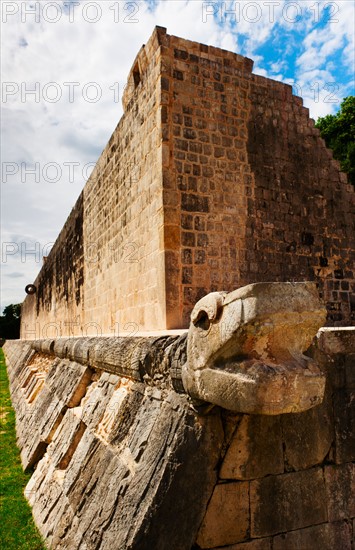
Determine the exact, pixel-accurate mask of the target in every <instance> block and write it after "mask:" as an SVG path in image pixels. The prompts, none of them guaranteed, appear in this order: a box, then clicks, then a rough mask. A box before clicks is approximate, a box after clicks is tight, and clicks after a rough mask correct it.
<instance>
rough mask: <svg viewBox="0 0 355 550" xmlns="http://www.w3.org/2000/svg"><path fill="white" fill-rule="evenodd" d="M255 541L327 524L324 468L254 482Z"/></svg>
mask: <svg viewBox="0 0 355 550" xmlns="http://www.w3.org/2000/svg"><path fill="white" fill-rule="evenodd" d="M250 510H251V537H252V538H254V537H265V536H269V535H273V534H276V533H280V532H283V531H292V530H294V529H300V528H302V527H308V526H309V525H315V524H318V523H323V522H325V521H327V507H326V492H325V487H324V480H323V475H322V470H321V468H313V469H310V470H304V471H301V472H294V473H289V474H282V475H278V476H269V477H265V478H263V479H260V480H255V481H251V482H250Z"/></svg>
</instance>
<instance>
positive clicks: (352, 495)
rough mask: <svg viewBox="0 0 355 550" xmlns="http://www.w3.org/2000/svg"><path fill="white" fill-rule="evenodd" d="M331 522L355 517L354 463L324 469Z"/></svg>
mask: <svg viewBox="0 0 355 550" xmlns="http://www.w3.org/2000/svg"><path fill="white" fill-rule="evenodd" d="M324 479H325V488H326V495H327V506H328V518H329V521H337V520H341V519H347V518H351V517H354V516H355V466H354V464H353V463H348V464H341V465H340V466H335V465H329V466H325V467H324Z"/></svg>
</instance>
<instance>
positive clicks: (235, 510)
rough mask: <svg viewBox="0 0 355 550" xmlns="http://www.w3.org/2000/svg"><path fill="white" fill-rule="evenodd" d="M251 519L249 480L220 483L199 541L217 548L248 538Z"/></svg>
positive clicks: (209, 507)
mask: <svg viewBox="0 0 355 550" xmlns="http://www.w3.org/2000/svg"><path fill="white" fill-rule="evenodd" d="M249 522H250V518H249V483H248V482H239V483H223V484H219V485H216V487H215V489H214V491H213V495H212V498H211V500H210V502H209V504H208V508H207V510H206V515H205V517H204V519H203V522H202V524H201V527H200V530H199V532H198V535H197V539H196V542H197V544H198V546H199V547H200V548H214V547H216V546H226V545H227V544H233V543H235V542H239V541H242V540H245V539H246V538H247V533H248V530H249Z"/></svg>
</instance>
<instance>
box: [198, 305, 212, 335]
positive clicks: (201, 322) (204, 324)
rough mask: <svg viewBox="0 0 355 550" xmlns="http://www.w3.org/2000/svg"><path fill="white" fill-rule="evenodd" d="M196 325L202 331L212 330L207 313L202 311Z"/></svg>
mask: <svg viewBox="0 0 355 550" xmlns="http://www.w3.org/2000/svg"><path fill="white" fill-rule="evenodd" d="M194 324H195V326H196V327H198V328H201V329H202V330H208V329H209V328H210V324H211V321H210V319H209V316H208V313H207V311H204V310H203V309H201V310H200V311H199V313H198V317H197V319H196V321H195V323H194Z"/></svg>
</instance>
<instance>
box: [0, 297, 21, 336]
mask: <svg viewBox="0 0 355 550" xmlns="http://www.w3.org/2000/svg"><path fill="white" fill-rule="evenodd" d="M20 324H21V304H10V305H9V306H6V307H5V308H4V311H3V315H1V316H0V339H1V340H16V339H17V338H20Z"/></svg>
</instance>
